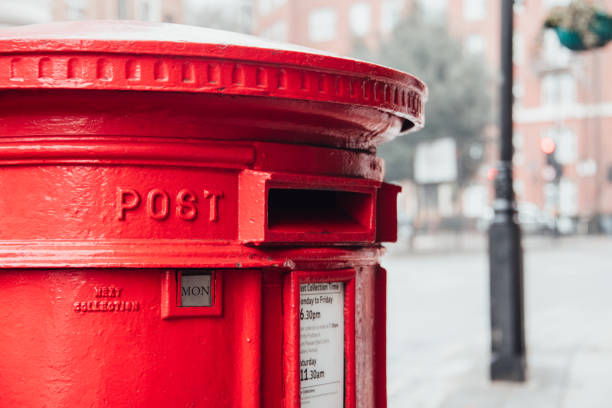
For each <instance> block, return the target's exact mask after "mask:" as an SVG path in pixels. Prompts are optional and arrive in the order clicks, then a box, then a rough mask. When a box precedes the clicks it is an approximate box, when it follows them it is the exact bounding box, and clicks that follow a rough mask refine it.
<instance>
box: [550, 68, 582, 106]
mask: <svg viewBox="0 0 612 408" xmlns="http://www.w3.org/2000/svg"><path fill="white" fill-rule="evenodd" d="M541 87H542V104H543V105H546V106H556V105H569V104H572V103H574V102H575V101H576V81H575V80H574V78H573V77H572V75H571V74H570V73H568V72H551V73H548V74H546V75H544V76H543V77H542V83H541Z"/></svg>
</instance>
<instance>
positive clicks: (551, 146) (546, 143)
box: [540, 137, 563, 182]
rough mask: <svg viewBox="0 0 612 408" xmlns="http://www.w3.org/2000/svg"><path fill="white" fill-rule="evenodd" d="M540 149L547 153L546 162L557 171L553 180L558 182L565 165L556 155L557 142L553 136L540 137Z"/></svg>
mask: <svg viewBox="0 0 612 408" xmlns="http://www.w3.org/2000/svg"><path fill="white" fill-rule="evenodd" d="M540 150H542V152H543V153H544V154H545V155H546V164H547V165H548V166H550V167H551V168H552V169H553V170H554V171H555V176H554V177H553V180H552V181H555V182H558V181H559V180H560V179H561V175H562V174H563V166H562V165H561V163H559V162H558V161H557V158H556V157H555V152H556V150H557V144H556V143H555V141H554V140H553V138H552V137H543V138H542V139H540Z"/></svg>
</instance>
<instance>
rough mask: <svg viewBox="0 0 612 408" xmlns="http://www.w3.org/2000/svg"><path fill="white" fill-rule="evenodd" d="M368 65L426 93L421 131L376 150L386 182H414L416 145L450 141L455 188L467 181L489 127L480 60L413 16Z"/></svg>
mask: <svg viewBox="0 0 612 408" xmlns="http://www.w3.org/2000/svg"><path fill="white" fill-rule="evenodd" d="M360 54H363V50H360ZM360 56H361V55H360ZM372 60H373V61H374V62H377V63H379V64H382V65H386V66H389V67H392V68H395V69H398V70H401V71H406V72H409V73H411V74H413V75H416V76H417V77H418V78H419V79H421V80H422V81H424V82H425V83H426V84H427V86H428V88H429V100H428V102H427V104H426V109H425V115H426V121H427V123H426V125H425V128H424V129H423V130H421V131H419V132H418V133H415V134H408V135H406V136H402V137H399V138H397V139H396V140H394V141H393V142H391V143H387V144H385V145H383V146H381V147H380V149H379V153H380V155H381V156H382V157H383V158H384V159H385V161H386V163H387V166H386V167H387V179H389V180H398V179H406V178H408V179H412V178H413V173H414V153H415V147H416V145H417V144H418V143H419V142H421V141H424V140H434V139H436V138H443V137H452V138H454V139H455V141H456V146H457V155H458V165H459V169H458V176H459V180H458V183H459V184H460V185H461V184H463V183H465V182H466V181H467V180H469V179H470V178H471V177H472V175H473V173H474V172H475V170H476V169H477V168H478V165H479V164H480V162H481V161H482V151H483V149H482V144H483V131H484V128H485V126H486V125H487V124H488V123H490V122H491V117H490V115H491V108H490V105H491V102H490V101H491V98H490V95H489V93H490V91H491V89H492V87H491V82H490V78H489V75H488V73H487V70H486V68H485V66H486V62H485V61H484V59H483V58H482V57H478V58H477V57H474V56H470V55H466V53H465V52H464V50H463V47H462V46H461V43H460V42H459V41H457V40H455V39H453V38H451V36H450V35H449V33H448V31H447V29H446V27H445V26H444V25H442V24H440V23H432V22H428V21H425V19H423V18H422V16H421V15H420V13H418V11H417V12H416V13H413V14H412V15H411V16H408V17H406V18H405V19H404V20H403V21H402V22H400V24H398V26H397V27H396V28H395V30H394V31H393V33H392V36H391V37H390V38H389V40H387V41H386V42H384V43H383V44H382V45H381V48H380V49H379V51H378V53H377V54H375V55H374V58H373V59H372ZM479 153H480V154H479Z"/></svg>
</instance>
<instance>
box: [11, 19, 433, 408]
mask: <svg viewBox="0 0 612 408" xmlns="http://www.w3.org/2000/svg"><path fill="white" fill-rule="evenodd" d="M228 35H230V34H228V33H222V34H219V33H218V32H215V31H209V30H205V29H199V28H194V27H183V26H175V25H162V24H144V23H135V22H129V23H127V22H85V23H62V24H51V25H44V26H30V27H21V28H15V29H10V30H5V31H2V32H0V88H1V89H2V97H1V98H0V105H1V106H0V212H1V213H2V228H0V268H1V269H0V322H2V330H0V350H2V353H1V357H0V390H2V393H1V394H2V395H1V397H0V401H1V403H0V405H1V406H3V407H54V408H57V407H103V406H104V407H242V408H248V407H287V408H296V407H300V406H301V407H333V408H336V407H345V408H350V407H384V406H385V405H386V391H385V285H386V281H385V271H384V270H383V269H381V268H380V267H379V266H378V257H379V255H380V254H381V251H382V247H381V246H380V242H383V241H392V240H394V239H395V236H396V217H395V216H396V213H395V200H396V195H397V193H398V190H399V189H398V188H397V187H395V186H392V185H388V184H385V183H383V181H382V180H383V164H382V161H381V160H380V159H379V158H377V157H376V155H375V148H376V145H377V144H379V143H380V142H383V141H385V140H388V139H390V138H392V137H394V136H395V135H397V134H399V133H402V132H407V131H409V130H411V129H416V128H418V127H420V126H421V125H422V123H423V103H424V99H425V96H426V89H425V86H424V85H423V84H422V83H421V82H419V81H418V80H417V79H415V78H414V77H412V76H410V75H408V74H404V73H401V72H397V71H394V70H391V69H388V68H384V67H379V66H375V65H371V64H368V63H364V62H358V61H354V60H350V59H344V58H338V57H334V56H331V55H327V54H323V53H318V52H316V51H313V50H307V49H302V48H299V47H291V46H279V45H278V44H275V43H268V42H265V41H263V40H259V39H256V38H252V37H247V36H238V35H236V36H233V37H228Z"/></svg>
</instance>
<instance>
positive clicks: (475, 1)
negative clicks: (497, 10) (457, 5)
mask: <svg viewBox="0 0 612 408" xmlns="http://www.w3.org/2000/svg"><path fill="white" fill-rule="evenodd" d="M486 14H487V10H486V2H485V0H463V18H464V19H466V20H468V21H476V20H483V19H484V18H485V16H486Z"/></svg>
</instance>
